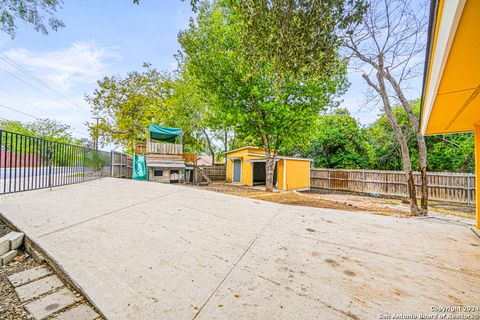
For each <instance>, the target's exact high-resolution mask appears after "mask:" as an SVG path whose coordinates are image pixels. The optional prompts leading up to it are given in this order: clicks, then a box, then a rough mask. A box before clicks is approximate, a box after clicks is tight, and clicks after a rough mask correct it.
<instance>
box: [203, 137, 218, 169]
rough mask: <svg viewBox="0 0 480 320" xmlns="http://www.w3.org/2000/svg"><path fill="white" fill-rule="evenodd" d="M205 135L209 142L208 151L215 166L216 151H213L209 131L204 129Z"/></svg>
mask: <svg viewBox="0 0 480 320" xmlns="http://www.w3.org/2000/svg"><path fill="white" fill-rule="evenodd" d="M203 134H204V135H205V139H206V140H207V146H208V150H209V151H210V155H211V157H212V164H215V150H214V149H213V146H212V141H210V137H209V136H208V134H207V130H205V129H203Z"/></svg>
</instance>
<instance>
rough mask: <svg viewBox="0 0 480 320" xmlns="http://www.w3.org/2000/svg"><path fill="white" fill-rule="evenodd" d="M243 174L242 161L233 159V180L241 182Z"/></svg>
mask: <svg viewBox="0 0 480 320" xmlns="http://www.w3.org/2000/svg"><path fill="white" fill-rule="evenodd" d="M241 176H242V162H241V161H240V160H233V182H240V178H241Z"/></svg>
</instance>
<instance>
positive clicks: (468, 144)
mask: <svg viewBox="0 0 480 320" xmlns="http://www.w3.org/2000/svg"><path fill="white" fill-rule="evenodd" d="M410 104H411V105H412V110H413V112H414V113H415V114H416V115H417V116H418V114H419V112H420V102H419V100H416V101H413V102H410ZM393 113H394V115H395V118H396V119H397V122H398V124H399V125H400V127H401V129H402V132H403V133H404V135H405V138H406V140H407V145H408V149H409V153H410V156H411V159H412V168H413V169H414V170H417V171H418V170H419V169H420V166H419V162H418V159H419V151H418V140H417V130H418V129H417V128H416V127H414V126H412V125H411V122H410V121H409V118H408V115H407V113H406V112H405V111H404V109H403V108H402V107H400V106H397V107H395V108H393ZM364 135H365V137H366V139H367V141H368V144H369V145H370V147H371V150H372V153H373V158H374V159H375V160H374V161H373V162H372V169H381V170H402V161H401V151H400V147H399V145H398V142H397V140H396V138H395V135H394V133H393V130H392V128H391V126H390V124H389V122H388V119H387V118H386V116H385V115H382V116H381V117H380V118H379V119H378V120H377V121H375V122H374V123H373V124H372V125H370V126H369V127H368V128H366V129H365V132H364ZM425 143H426V145H427V159H428V160H427V168H428V171H431V172H432V171H433V172H444V171H447V172H473V169H474V159H473V158H474V157H473V151H474V139H473V135H472V134H471V133H460V134H452V135H437V136H428V137H425Z"/></svg>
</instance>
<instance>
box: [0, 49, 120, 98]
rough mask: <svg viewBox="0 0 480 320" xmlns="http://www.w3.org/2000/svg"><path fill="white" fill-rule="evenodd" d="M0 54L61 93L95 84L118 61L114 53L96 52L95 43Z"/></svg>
mask: <svg viewBox="0 0 480 320" xmlns="http://www.w3.org/2000/svg"><path fill="white" fill-rule="evenodd" d="M2 53H3V54H4V55H6V56H7V57H8V58H10V59H12V60H13V61H15V62H16V63H17V64H19V65H21V66H22V67H23V68H25V69H27V70H28V71H30V72H32V73H33V74H34V75H36V76H40V78H41V79H42V80H47V82H49V84H50V85H53V86H55V88H57V89H59V90H61V91H68V90H69V89H70V88H72V86H74V85H76V84H82V83H83V84H86V83H94V82H95V81H97V80H98V79H100V78H102V77H103V76H105V75H106V74H107V73H108V72H107V71H108V69H109V64H110V63H111V62H113V61H118V60H120V57H119V56H118V54H116V53H115V51H113V50H112V49H106V48H98V47H97V46H96V45H95V43H94V42H76V43H73V44H72V45H71V46H69V47H67V48H61V49H57V50H52V51H44V52H33V51H30V50H27V49H11V50H8V51H4V52H2ZM3 65H5V63H3Z"/></svg>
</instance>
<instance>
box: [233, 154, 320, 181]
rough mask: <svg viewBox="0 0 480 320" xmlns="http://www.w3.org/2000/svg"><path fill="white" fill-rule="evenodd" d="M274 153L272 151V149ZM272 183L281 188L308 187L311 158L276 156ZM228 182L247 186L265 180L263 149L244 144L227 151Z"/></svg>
mask: <svg viewBox="0 0 480 320" xmlns="http://www.w3.org/2000/svg"><path fill="white" fill-rule="evenodd" d="M272 153H273V151H272ZM276 161H277V163H276V165H275V171H274V178H273V180H274V181H273V183H274V185H275V187H276V188H277V189H280V190H307V189H310V164H311V162H312V161H313V160H312V159H305V158H295V157H284V156H277V158H276ZM226 166H227V177H226V178H227V182H231V183H238V184H242V185H247V186H254V185H264V184H265V180H266V179H265V178H266V173H265V150H264V149H260V148H256V147H251V146H246V147H243V148H239V149H235V150H231V151H229V152H227V160H226Z"/></svg>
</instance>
